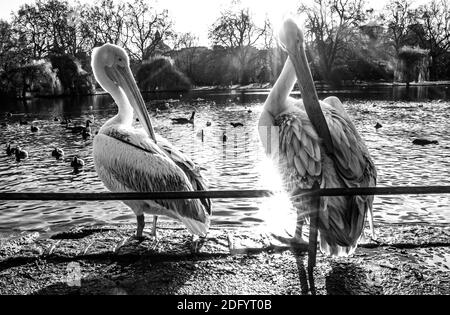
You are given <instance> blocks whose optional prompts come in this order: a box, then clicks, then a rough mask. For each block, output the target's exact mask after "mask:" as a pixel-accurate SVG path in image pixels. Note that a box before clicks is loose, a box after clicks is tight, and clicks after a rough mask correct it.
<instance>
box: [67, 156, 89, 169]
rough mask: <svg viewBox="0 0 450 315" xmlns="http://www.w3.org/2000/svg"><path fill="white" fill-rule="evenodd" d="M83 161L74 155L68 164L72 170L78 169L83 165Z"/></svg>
mask: <svg viewBox="0 0 450 315" xmlns="http://www.w3.org/2000/svg"><path fill="white" fill-rule="evenodd" d="M84 164H85V163H84V161H83V160H82V159H80V158H78V157H77V156H74V157H73V158H72V162H71V163H70V166H72V167H73V169H74V170H76V171H77V170H80V169H82V168H83V167H84Z"/></svg>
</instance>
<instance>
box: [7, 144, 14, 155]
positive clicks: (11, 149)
mask: <svg viewBox="0 0 450 315" xmlns="http://www.w3.org/2000/svg"><path fill="white" fill-rule="evenodd" d="M16 150H17V149H16V148H11V144H10V143H8V145H7V147H6V155H7V156H11V155H13V154H14V155H15V154H16Z"/></svg>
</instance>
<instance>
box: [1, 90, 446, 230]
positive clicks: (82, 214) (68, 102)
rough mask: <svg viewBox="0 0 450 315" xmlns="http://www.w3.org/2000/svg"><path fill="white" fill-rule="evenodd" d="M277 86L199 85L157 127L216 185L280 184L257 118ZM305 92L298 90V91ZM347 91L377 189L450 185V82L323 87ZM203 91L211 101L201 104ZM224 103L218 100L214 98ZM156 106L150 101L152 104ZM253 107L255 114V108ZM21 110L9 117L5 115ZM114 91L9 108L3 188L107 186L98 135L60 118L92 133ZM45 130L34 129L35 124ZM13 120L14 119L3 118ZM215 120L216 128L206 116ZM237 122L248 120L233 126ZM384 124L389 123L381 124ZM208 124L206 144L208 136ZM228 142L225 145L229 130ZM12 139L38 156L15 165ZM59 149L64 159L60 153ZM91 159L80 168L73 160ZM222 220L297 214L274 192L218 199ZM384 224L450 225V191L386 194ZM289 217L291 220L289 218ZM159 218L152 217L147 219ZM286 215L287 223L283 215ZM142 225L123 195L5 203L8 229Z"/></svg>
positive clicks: (268, 220)
mask: <svg viewBox="0 0 450 315" xmlns="http://www.w3.org/2000/svg"><path fill="white" fill-rule="evenodd" d="M267 94H268V91H248V92H246V93H239V92H232V93H228V92H210V91H203V92H195V93H191V94H189V95H183V96H182V97H181V102H180V103H179V104H178V105H175V106H173V108H172V109H170V110H168V111H162V112H160V113H156V112H154V111H152V117H153V118H152V120H153V124H154V126H155V129H156V132H158V133H160V134H161V135H163V136H165V137H166V138H168V139H169V140H170V141H172V143H173V144H174V145H176V146H177V147H178V148H180V149H181V150H182V151H184V152H185V153H186V154H188V155H189V156H190V157H191V158H192V159H193V160H194V161H195V162H197V163H198V164H200V165H201V166H202V167H203V168H204V169H205V170H204V171H203V174H204V176H205V177H206V178H207V179H208V181H209V188H210V189H277V188H279V185H280V183H279V182H278V181H277V180H275V179H274V178H275V177H274V174H273V172H274V171H273V168H272V167H271V164H270V162H268V161H267V160H266V158H265V156H264V154H263V153H262V148H261V145H260V142H259V137H258V133H257V128H256V124H257V121H258V118H259V115H260V112H261V110H262V104H263V102H264V100H265V98H266V97H267ZM295 94H296V93H294V96H295ZM329 94H333V95H337V96H339V97H340V98H341V99H342V100H343V101H345V102H344V105H345V107H346V109H347V110H348V112H349V114H350V116H351V117H352V118H353V120H354V121H355V124H356V127H357V129H358V130H359V132H360V133H361V135H362V136H363V138H364V139H365V141H366V144H367V146H368V148H369V150H370V152H371V154H372V157H373V159H374V161H375V164H376V166H377V168H378V186H391V185H394V186H399V185H411V186H418V185H420V186H422V185H449V184H450V133H449V131H448V129H449V127H450V125H449V123H448V122H449V118H450V89H449V88H448V87H445V86H443V87H421V88H417V87H413V88H411V89H410V90H409V92H407V91H406V89H405V88H403V87H396V88H388V87H383V88H368V89H360V90H353V91H352V90H336V91H331V92H330V93H323V92H321V93H320V98H325V97H326V96H328V95H329ZM198 97H201V98H203V99H204V100H205V101H204V102H200V103H197V102H193V100H194V99H197V98H198ZM144 98H145V99H146V100H150V99H156V98H157V99H161V98H180V95H178V94H175V95H170V94H145V95H144ZM212 102H215V105H214V103H212ZM194 109H195V110H196V112H197V117H196V121H195V125H194V126H178V125H172V124H171V121H170V118H174V117H188V116H189V115H190V113H191V112H192V110H194ZM150 110H151V108H150ZM249 110H250V111H251V112H249ZM9 112H11V113H13V116H12V117H11V118H6V113H9ZM115 113H116V106H115V105H114V104H113V102H112V99H111V98H110V97H109V96H95V97H84V98H61V99H56V100H49V99H36V100H32V101H28V102H26V103H22V102H9V103H8V102H5V103H3V104H1V105H0V146H1V148H2V151H1V152H0V192H104V191H106V189H105V188H104V186H103V184H102V182H101V181H100V180H99V179H98V177H97V175H96V172H95V169H94V165H93V159H92V139H90V140H87V141H84V140H83V139H82V138H81V136H80V135H74V134H72V133H71V132H68V131H67V130H66V129H65V128H64V126H62V125H60V122H55V121H54V117H64V116H65V117H70V119H72V120H73V121H75V122H80V123H84V121H85V120H86V119H90V120H92V121H93V122H94V123H93V126H92V129H93V132H94V133H95V131H97V130H98V129H99V128H100V127H101V125H102V124H103V123H104V122H105V121H106V120H107V119H108V118H110V117H112V116H113V115H115ZM20 120H27V121H29V123H31V122H34V123H33V124H34V125H36V126H38V127H39V128H40V131H39V132H37V133H32V132H31V131H30V125H20V124H19V123H18V122H19V121H20ZM3 122H7V126H2V125H1V123H3ZM207 122H211V123H212V126H211V127H207V126H206V123H207ZM230 122H242V123H243V124H244V127H240V128H233V127H231V126H230V124H229V123H230ZM377 122H380V123H381V124H382V125H383V128H381V129H379V130H376V129H375V128H374V125H375V124H376V123H377ZM201 130H203V132H204V141H203V142H202V140H201V138H200V137H199V132H200V131H201ZM224 132H225V133H226V134H227V138H228V141H227V142H226V143H223V141H222V136H223V133H224ZM416 137H417V138H419V137H420V138H427V139H432V140H438V141H439V144H438V145H431V146H425V147H421V146H414V145H413V144H412V140H413V139H414V138H416ZM8 142H11V143H12V144H13V145H14V146H15V145H20V146H21V147H22V148H23V149H25V150H27V151H28V152H29V154H30V157H29V159H27V160H25V161H22V162H16V161H15V159H14V158H13V157H8V156H6V154H5V147H6V144H7V143H8ZM54 147H60V148H62V149H64V151H65V158H64V159H62V160H60V161H56V160H55V159H54V158H52V156H51V151H52V150H53V148H54ZM74 155H78V156H79V157H80V158H82V159H84V160H85V161H86V166H85V168H84V171H83V172H81V173H79V174H74V173H73V170H72V168H71V167H70V158H71V157H72V156H74ZM213 211H214V216H213V224H215V225H221V226H224V225H225V226H229V227H235V226H246V227H248V226H252V227H257V226H258V227H259V226H267V225H280V224H281V225H283V224H285V223H280V224H279V222H288V223H286V225H289V227H287V228H291V225H292V222H293V220H292V216H293V212H292V211H290V210H289V202H288V200H287V198H286V197H285V196H278V197H271V198H265V199H245V200H214V203H213ZM374 213H375V221H376V223H416V222H424V223H433V224H442V223H449V222H450V199H449V196H447V195H431V196H379V197H376V198H375V204H374ZM281 218H284V219H281ZM148 220H149V221H151V218H148ZM283 220H285V221H283ZM122 223H133V224H134V223H135V217H134V215H133V213H132V212H131V210H129V209H128V208H127V207H126V206H124V205H123V204H122V203H120V202H115V201H114V202H112V201H111V202H35V201H33V202H10V201H8V202H0V233H11V232H20V231H39V232H48V233H53V232H58V231H62V230H66V229H68V228H70V227H72V226H75V225H81V224H83V225H97V224H122Z"/></svg>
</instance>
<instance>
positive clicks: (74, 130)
mask: <svg viewBox="0 0 450 315" xmlns="http://www.w3.org/2000/svg"><path fill="white" fill-rule="evenodd" d="M90 124H92V121H90V120H86V126H74V127H71V126H66V129H68V130H70V131H72V133H82V132H83V131H86V132H89V133H91V127H90Z"/></svg>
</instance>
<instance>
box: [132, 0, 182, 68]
mask: <svg viewBox="0 0 450 315" xmlns="http://www.w3.org/2000/svg"><path fill="white" fill-rule="evenodd" d="M127 25H128V27H129V30H130V37H129V44H130V46H129V47H128V50H129V52H130V54H131V55H132V56H133V57H134V59H136V60H138V61H140V62H142V61H144V60H145V59H147V58H149V57H150V56H151V55H152V54H153V53H154V51H155V49H156V48H157V47H158V45H159V44H160V43H161V42H162V41H164V40H166V39H168V38H169V37H171V36H172V34H173V31H172V27H173V23H172V21H171V20H170V19H169V14H168V11H167V10H162V11H158V10H156V9H155V8H153V7H151V6H150V5H149V4H148V2H147V1H145V0H134V1H133V2H132V3H129V4H128V16H127Z"/></svg>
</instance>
